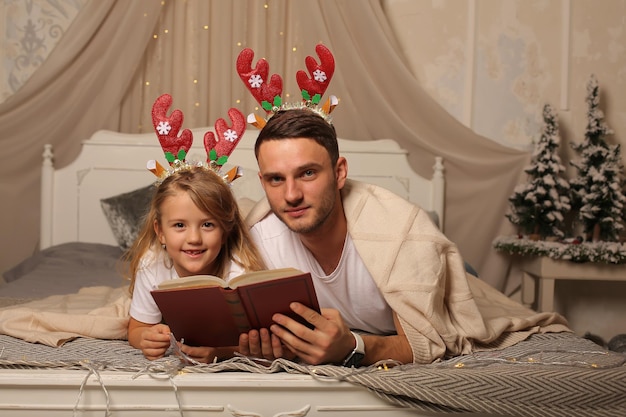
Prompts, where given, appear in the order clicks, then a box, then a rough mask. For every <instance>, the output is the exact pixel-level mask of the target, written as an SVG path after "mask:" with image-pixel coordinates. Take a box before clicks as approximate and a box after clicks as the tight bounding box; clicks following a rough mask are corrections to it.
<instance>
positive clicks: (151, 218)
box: [124, 167, 265, 295]
mask: <svg viewBox="0 0 626 417" xmlns="http://www.w3.org/2000/svg"><path fill="white" fill-rule="evenodd" d="M177 191H183V192H186V193H187V194H188V195H189V197H191V200H192V201H193V202H194V204H195V205H196V206H197V207H198V208H199V209H200V210H202V211H205V212H207V213H210V214H211V215H212V216H213V217H214V218H215V220H216V222H217V223H218V224H219V226H220V227H221V228H222V230H223V231H224V237H225V242H224V245H223V246H222V249H221V250H220V253H219V255H218V257H217V258H216V259H215V263H216V268H215V272H214V274H215V275H217V276H220V277H224V275H225V274H226V272H227V268H228V266H229V265H230V262H231V260H234V261H235V262H236V263H238V264H239V265H240V266H241V267H242V268H244V269H245V270H246V271H258V270H262V269H265V264H264V263H263V260H262V258H261V255H260V253H259V251H258V249H257V248H256V246H255V245H254V242H252V239H251V238H250V234H249V232H248V227H247V225H246V224H245V222H244V220H243V218H242V216H241V214H240V213H239V207H238V206H237V201H236V200H235V196H234V195H233V193H232V191H231V189H230V186H229V185H228V184H226V183H225V182H224V180H223V179H222V178H221V177H220V176H219V175H218V174H216V173H215V172H213V171H211V170H207V169H206V168H203V167H191V168H190V169H185V170H181V171H178V172H176V173H174V174H172V175H170V176H169V177H167V178H166V179H165V180H164V181H163V182H162V183H161V184H160V185H159V186H158V187H157V188H156V191H155V193H154V196H153V197H152V202H151V204H150V210H149V211H148V213H147V214H146V216H145V218H144V223H143V227H142V229H141V231H140V232H139V236H138V237H137V239H136V240H135V242H134V243H133V245H132V246H131V247H130V248H129V249H128V251H127V252H126V253H125V254H124V259H125V260H126V261H127V262H128V268H127V271H126V273H125V274H124V275H125V276H126V278H127V279H129V280H130V286H129V291H130V294H131V295H132V293H133V288H134V286H135V276H136V274H137V270H138V269H139V265H140V263H141V258H142V257H143V255H144V254H145V253H146V252H147V251H148V250H149V249H151V248H154V250H162V251H165V249H162V248H161V244H160V242H159V239H158V236H157V234H156V232H155V230H154V223H155V221H156V222H158V223H159V224H160V222H161V206H162V204H163V202H164V201H165V199H166V198H168V197H171V196H173V195H175V194H176V192H177Z"/></svg>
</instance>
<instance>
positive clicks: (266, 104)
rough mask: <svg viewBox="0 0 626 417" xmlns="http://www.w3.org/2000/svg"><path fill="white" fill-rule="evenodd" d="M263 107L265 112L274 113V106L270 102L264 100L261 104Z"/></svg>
mask: <svg viewBox="0 0 626 417" xmlns="http://www.w3.org/2000/svg"><path fill="white" fill-rule="evenodd" d="M261 107H263V110H265V111H272V104H271V103H270V102H269V101H265V100H263V101H262V102H261Z"/></svg>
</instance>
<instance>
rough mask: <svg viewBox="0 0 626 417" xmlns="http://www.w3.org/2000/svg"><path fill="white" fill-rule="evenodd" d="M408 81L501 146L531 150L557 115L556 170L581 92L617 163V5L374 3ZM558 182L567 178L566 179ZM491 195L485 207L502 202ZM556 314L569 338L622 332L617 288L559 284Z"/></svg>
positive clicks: (581, 110)
mask: <svg viewBox="0 0 626 417" xmlns="http://www.w3.org/2000/svg"><path fill="white" fill-rule="evenodd" d="M384 5H385V10H386V13H387V15H388V17H389V19H390V21H391V24H392V27H393V28H394V31H395V32H396V35H397V37H398V40H399V42H400V45H401V47H402V49H403V51H404V53H405V55H406V57H407V59H408V63H409V65H410V67H411V70H412V71H413V73H414V75H415V77H416V78H417V79H418V80H419V81H420V83H421V84H422V85H423V86H424V88H425V89H426V90H427V91H428V92H429V93H430V94H431V95H432V97H433V98H434V99H435V100H436V101H437V102H438V103H439V104H440V105H441V106H442V107H444V108H445V109H446V110H447V111H448V112H449V113H451V114H452V115H453V116H455V117H456V118H457V119H458V120H459V121H460V122H462V123H464V124H465V125H466V126H468V127H470V128H472V129H473V130H474V131H476V132H478V133H479V134H481V135H484V136H486V137H488V138H490V139H492V140H494V141H497V142H499V143H502V144H503V145H506V146H510V147H515V148H520V149H532V146H533V141H534V140H535V139H536V138H537V137H538V134H539V129H540V127H541V110H542V108H543V106H544V104H551V105H552V106H553V107H554V108H555V110H557V111H558V115H559V123H560V129H561V148H560V152H561V156H562V158H563V159H562V160H563V162H564V164H565V165H566V166H569V163H568V161H570V160H572V159H574V158H577V155H576V153H575V152H574V151H573V150H572V149H571V147H570V143H571V142H574V143H580V142H581V141H582V138H583V135H584V131H585V126H586V124H587V119H586V111H587V105H586V103H585V97H586V95H587V92H586V86H587V82H588V80H589V77H590V75H591V74H595V75H596V77H597V78H598V81H599V85H600V107H601V108H602V109H603V110H604V113H605V121H606V122H607V123H608V125H609V126H610V127H611V128H612V129H613V131H614V135H612V136H611V137H608V138H607V141H608V142H610V143H620V144H622V158H623V159H624V161H626V152H625V151H624V149H625V148H626V96H625V95H624V94H623V91H624V87H625V85H626V49H625V48H626V24H625V19H626V1H624V0H603V1H594V0H466V1H455V0H384ZM567 174H568V176H571V175H572V174H573V171H572V169H571V168H570V169H569V170H568V173H567ZM506 197H507V196H494V197H493V198H494V199H495V198H506ZM556 292H557V294H556V297H557V300H556V306H557V307H556V308H557V309H558V311H559V312H561V313H563V314H564V315H565V316H566V317H567V318H568V319H569V320H570V325H571V327H572V328H573V329H574V330H575V331H576V332H577V333H579V334H584V333H585V332H587V331H589V332H592V333H594V334H597V335H600V336H602V337H603V338H605V339H609V338H611V337H612V336H614V335H615V334H618V333H626V320H623V317H625V316H626V303H624V299H625V298H626V296H625V295H624V294H626V283H618V282H612V283H602V282H596V283H585V282H572V281H559V282H558V283H557V287H556Z"/></svg>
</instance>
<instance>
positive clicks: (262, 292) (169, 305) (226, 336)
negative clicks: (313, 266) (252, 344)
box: [152, 273, 320, 347]
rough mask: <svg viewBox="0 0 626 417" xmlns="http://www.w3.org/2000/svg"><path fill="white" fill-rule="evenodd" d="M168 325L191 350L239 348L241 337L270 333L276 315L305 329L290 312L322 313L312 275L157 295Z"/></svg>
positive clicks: (157, 300) (171, 290) (153, 295)
mask: <svg viewBox="0 0 626 417" xmlns="http://www.w3.org/2000/svg"><path fill="white" fill-rule="evenodd" d="M152 297H153V298H154V300H155V301H156V303H157V305H158V306H159V309H160V310H161V314H162V315H163V321H164V323H166V324H167V325H168V326H169V327H170V329H171V331H172V333H174V336H175V337H176V339H177V340H181V339H184V343H185V344H187V345H190V346H211V347H220V346H237V345H238V344H239V334H240V333H242V332H247V331H248V330H250V329H259V328H262V327H265V328H269V326H270V325H271V324H272V323H273V321H272V316H273V315H274V314H275V313H282V314H285V315H288V316H290V317H292V318H294V319H296V320H298V321H300V322H301V323H303V324H307V325H308V323H306V322H304V321H303V320H302V318H301V317H299V316H297V315H295V314H294V313H293V312H292V311H291V309H290V308H289V304H290V303H291V302H294V301H297V302H300V303H302V304H304V305H306V306H308V307H310V308H313V309H314V310H316V311H318V312H319V311H320V308H319V304H318V301H317V296H316V294H315V288H314V287H313V281H312V279H311V274H310V273H302V274H298V275H294V276H290V277H286V278H278V279H273V280H267V281H263V282H257V283H252V284H245V285H240V286H239V287H238V288H236V289H230V288H223V287H219V286H210V287H189V288H171V289H160V290H153V291H152Z"/></svg>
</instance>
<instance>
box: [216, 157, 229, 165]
mask: <svg viewBox="0 0 626 417" xmlns="http://www.w3.org/2000/svg"><path fill="white" fill-rule="evenodd" d="M226 161H228V155H222V156H220V157H219V158H218V159H217V165H219V166H222V165H224V164H225V163H226Z"/></svg>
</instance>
